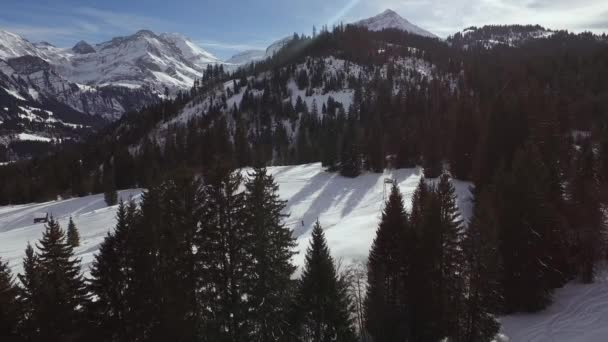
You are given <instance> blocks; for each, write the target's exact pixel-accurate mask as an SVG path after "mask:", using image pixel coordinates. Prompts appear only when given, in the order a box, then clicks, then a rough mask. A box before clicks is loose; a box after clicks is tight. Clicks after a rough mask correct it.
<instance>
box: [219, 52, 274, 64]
mask: <svg viewBox="0 0 608 342" xmlns="http://www.w3.org/2000/svg"><path fill="white" fill-rule="evenodd" d="M264 58H266V51H264V50H247V51H243V52H241V53H237V54H236V55H234V56H232V57H230V59H229V60H227V61H226V63H229V64H236V65H243V64H249V63H251V62H256V61H259V60H262V59H264Z"/></svg>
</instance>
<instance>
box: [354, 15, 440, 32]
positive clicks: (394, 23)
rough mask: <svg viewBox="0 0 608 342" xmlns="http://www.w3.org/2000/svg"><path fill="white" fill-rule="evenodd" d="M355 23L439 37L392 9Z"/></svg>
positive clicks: (377, 28) (375, 29) (374, 28)
mask: <svg viewBox="0 0 608 342" xmlns="http://www.w3.org/2000/svg"><path fill="white" fill-rule="evenodd" d="M354 24H355V25H358V26H365V27H367V28H368V29H369V30H371V31H382V30H384V29H398V30H402V31H406V32H409V33H412V34H417V35H419V36H424V37H430V38H437V36H436V35H434V34H433V33H431V32H429V31H427V30H425V29H422V28H420V27H418V26H416V25H414V24H412V23H410V22H409V21H407V20H406V19H404V18H403V17H401V16H400V15H399V14H397V12H395V11H393V10H390V9H387V10H386V11H384V12H382V13H380V14H378V15H376V16H374V17H371V18H368V19H363V20H361V21H358V22H356V23H354Z"/></svg>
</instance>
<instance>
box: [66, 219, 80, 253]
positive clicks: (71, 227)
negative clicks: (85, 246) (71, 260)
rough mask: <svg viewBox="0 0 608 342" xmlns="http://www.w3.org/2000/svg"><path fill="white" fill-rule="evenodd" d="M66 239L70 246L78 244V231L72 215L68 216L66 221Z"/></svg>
mask: <svg viewBox="0 0 608 342" xmlns="http://www.w3.org/2000/svg"><path fill="white" fill-rule="evenodd" d="M67 241H68V244H70V246H72V248H76V247H78V246H80V233H79V232H78V228H76V224H75V223H74V220H72V217H70V222H69V223H68V232H67Z"/></svg>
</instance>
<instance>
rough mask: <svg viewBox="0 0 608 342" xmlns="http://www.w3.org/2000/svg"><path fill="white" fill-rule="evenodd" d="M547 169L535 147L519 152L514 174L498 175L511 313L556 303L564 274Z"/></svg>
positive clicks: (502, 248) (504, 280)
mask: <svg viewBox="0 0 608 342" xmlns="http://www.w3.org/2000/svg"><path fill="white" fill-rule="evenodd" d="M547 180H548V175H547V170H546V168H545V167H544V164H543V162H542V158H541V157H540V154H539V152H538V149H537V148H536V147H535V146H534V145H533V144H527V145H526V146H525V148H523V149H521V150H520V151H518V152H517V153H516V156H515V159H514V162H513V166H512V170H511V171H510V172H509V171H507V172H506V173H505V174H498V175H497V176H496V181H495V182H496V184H497V186H496V191H497V192H498V193H499V194H500V196H499V197H498V196H497V205H496V207H497V216H498V220H499V222H500V227H501V228H500V231H499V241H500V252H501V259H502V262H503V275H502V277H501V280H502V288H503V290H504V296H505V310H506V312H516V311H527V312H530V311H537V310H540V309H542V308H544V307H545V306H546V305H547V304H548V303H549V302H550V300H551V294H552V292H553V289H554V288H555V287H557V286H559V285H560V281H559V280H560V279H561V278H562V277H564V272H563V270H560V266H558V265H557V264H556V261H558V260H560V259H561V252H562V251H560V249H559V248H558V247H559V245H560V241H561V239H563V237H562V236H561V234H559V233H558V231H557V230H556V229H557V227H558V223H557V222H556V220H555V218H556V217H557V215H556V213H555V209H554V207H553V206H552V203H551V200H550V198H548V194H549V192H550V190H551V189H550V187H549V184H548V182H547Z"/></svg>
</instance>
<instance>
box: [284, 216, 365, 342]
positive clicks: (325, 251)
mask: <svg viewBox="0 0 608 342" xmlns="http://www.w3.org/2000/svg"><path fill="white" fill-rule="evenodd" d="M350 306H351V302H350V298H349V297H348V289H347V284H346V283H345V282H344V280H343V279H341V277H340V276H339V275H338V274H337V271H336V267H335V265H334V260H333V258H332V257H331V255H330V251H329V247H328V246H327V241H326V240H325V234H324V233H323V229H322V228H321V225H320V224H319V222H317V223H316V224H315V226H314V228H313V231H312V241H311V243H310V246H309V248H308V250H307V252H306V261H305V265H304V270H303V271H302V277H301V278H300V280H299V283H298V293H297V299H296V307H295V310H296V311H297V314H296V317H297V318H296V322H297V328H296V332H295V335H296V336H298V340H299V341H306V342H325V341H340V342H348V341H356V340H357V339H356V336H355V332H354V330H353V327H352V319H351V317H350V311H351V310H350V309H351V308H350Z"/></svg>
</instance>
